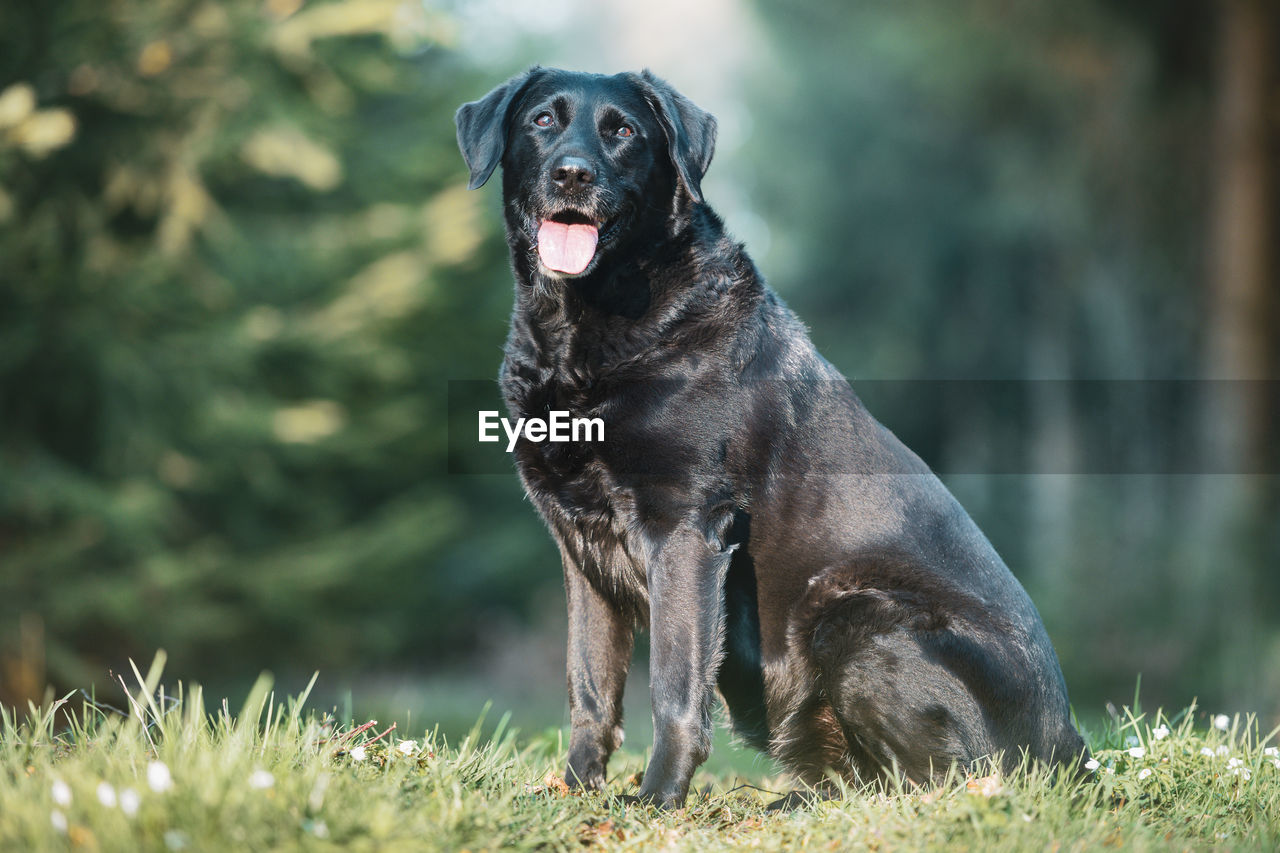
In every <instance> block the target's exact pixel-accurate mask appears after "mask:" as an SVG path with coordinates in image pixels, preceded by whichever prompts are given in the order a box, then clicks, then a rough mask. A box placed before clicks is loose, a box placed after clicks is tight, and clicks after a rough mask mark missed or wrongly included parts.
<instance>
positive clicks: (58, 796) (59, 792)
mask: <svg viewBox="0 0 1280 853" xmlns="http://www.w3.org/2000/svg"><path fill="white" fill-rule="evenodd" d="M52 793H53V801H54V802H55V803H57V804H58V805H60V806H62V807H63V808H66V807H67V806H69V805H71V786H70V785H68V784H67V783H66V782H63V781H62V780H61V779H54V780H53V786H52Z"/></svg>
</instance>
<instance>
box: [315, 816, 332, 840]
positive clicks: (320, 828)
mask: <svg viewBox="0 0 1280 853" xmlns="http://www.w3.org/2000/svg"><path fill="white" fill-rule="evenodd" d="M311 834H312V835H314V836H315V837H316V838H328V837H329V825H328V824H326V823H325V822H324V821H322V820H318V821H316V822H315V823H313V824H311Z"/></svg>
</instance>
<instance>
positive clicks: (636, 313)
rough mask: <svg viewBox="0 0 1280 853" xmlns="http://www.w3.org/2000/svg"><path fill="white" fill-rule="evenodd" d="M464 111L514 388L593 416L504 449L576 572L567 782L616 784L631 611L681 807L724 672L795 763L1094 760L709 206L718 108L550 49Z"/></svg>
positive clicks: (763, 740) (1050, 680)
mask: <svg viewBox="0 0 1280 853" xmlns="http://www.w3.org/2000/svg"><path fill="white" fill-rule="evenodd" d="M457 124H458V143H459V145H460V147H461V148H462V153H463V156H464V157H465V158H466V161H467V165H468V166H469V167H470V170H471V184H470V185H471V187H472V188H473V189H474V188H476V187H479V186H481V185H482V184H484V182H485V181H486V180H488V178H489V175H490V174H492V172H493V170H494V169H495V168H496V167H497V166H498V165H499V163H501V164H502V167H503V181H502V188H503V198H504V202H505V217H506V227H507V239H508V241H509V243H510V246H511V259H512V265H513V267H514V271H515V278H516V307H515V312H514V314H513V317H512V324H511V334H510V336H509V338H508V339H507V345H506V358H505V361H504V362H503V366H502V372H501V385H502V390H503V394H504V396H505V398H506V403H507V406H508V408H509V409H510V412H511V414H512V415H513V416H520V417H545V416H546V413H547V412H548V411H549V410H568V411H570V412H572V413H573V414H574V415H575V416H585V417H599V418H602V419H603V420H604V422H605V424H606V433H605V438H606V440H605V441H603V442H599V443H593V444H587V443H577V444H552V443H533V442H530V441H528V440H521V441H520V443H519V444H518V446H517V448H516V450H515V453H516V459H517V464H518V467H519V470H520V476H521V477H522V479H523V481H524V485H525V488H526V490H527V491H528V493H529V497H530V498H531V499H532V500H533V502H534V504H535V505H536V506H537V507H538V510H539V511H540V512H541V513H542V516H543V518H544V519H545V520H546V522H547V524H548V526H549V527H550V529H551V533H552V535H553V536H554V537H555V539H556V542H557V544H558V545H559V546H560V553H561V556H562V558H563V562H564V575H565V589H566V592H567V595H568V603H569V665H568V683H569V707H570V716H571V721H572V735H571V739H570V746H569V763H568V769H567V771H566V774H565V775H566V778H567V779H568V780H569V781H570V783H571V784H574V785H580V786H583V787H586V788H596V789H598V788H601V787H603V785H604V783H605V764H606V762H607V761H608V759H609V755H610V754H611V753H612V752H613V750H614V749H615V748H616V747H617V746H618V745H619V744H620V743H621V741H622V729H621V723H622V710H621V709H622V689H623V682H624V680H625V677H626V673H627V669H628V667H629V665H630V660H631V653H632V643H633V635H634V631H635V628H636V626H637V625H647V626H648V628H649V632H650V640H651V647H652V654H651V667H652V675H651V693H652V702H653V722H654V746H653V757H652V760H651V761H650V763H649V767H648V769H647V771H646V772H645V775H644V783H643V786H642V788H641V792H640V795H641V797H642V798H645V799H647V800H652V801H655V802H657V803H659V804H661V805H664V806H679V805H680V804H681V803H683V802H684V799H685V796H686V794H687V792H688V789H689V779H690V777H691V775H692V774H693V771H694V769H695V768H696V767H697V766H698V765H699V764H701V763H702V761H703V760H705V759H706V757H707V754H708V751H709V750H710V743H711V706H712V698H713V694H714V691H715V689H716V688H717V687H718V688H719V690H720V693H721V694H722V696H723V697H724V699H725V701H726V704H727V705H728V708H729V712H730V715H731V717H732V719H733V725H734V728H735V730H736V731H737V732H738V733H739V735H740V736H741V737H742V738H744V739H745V740H746V741H747V742H748V743H751V744H753V745H754V746H756V747H758V748H760V749H764V750H767V751H768V752H769V754H771V755H773V756H774V757H775V758H777V759H779V760H780V761H782V762H783V763H784V764H786V765H787V766H788V767H790V768H791V769H793V770H794V771H796V772H797V773H798V774H799V775H800V776H801V778H803V779H806V780H808V781H819V780H821V779H822V778H823V773H824V771H825V770H826V769H827V768H833V769H834V770H836V771H837V772H839V773H841V774H843V775H844V776H845V777H846V778H849V779H864V780H865V779H868V778H871V777H873V776H875V775H876V774H879V773H882V772H885V771H889V770H892V769H894V768H896V769H897V770H898V771H899V772H901V773H903V774H904V775H905V776H906V777H908V778H909V779H912V780H916V781H923V780H927V779H936V778H938V777H939V776H941V775H942V774H944V773H945V772H946V771H947V769H948V768H949V767H950V766H951V765H952V764H959V765H961V766H964V767H967V766H968V765H969V764H970V763H972V762H973V761H975V760H977V759H980V758H983V757H984V756H996V755H1000V754H1003V757H1004V758H1003V760H1004V762H1005V764H1006V765H1010V764H1014V763H1017V761H1018V760H1019V759H1020V753H1021V752H1022V751H1023V750H1025V751H1027V752H1028V753H1029V754H1030V755H1031V756H1032V757H1033V758H1035V759H1037V760H1041V761H1045V762H1069V761H1073V760H1076V759H1077V758H1078V757H1080V756H1081V755H1082V754H1083V752H1084V743H1083V741H1082V740H1081V738H1080V735H1079V734H1078V733H1077V732H1076V731H1075V729H1074V728H1073V727H1072V724H1071V721H1070V718H1069V712H1068V707H1067V690H1066V686H1065V684H1064V683H1063V679H1062V672H1061V670H1060V669H1059V666H1058V661H1057V657H1056V656H1055V655H1054V651H1053V647H1052V645H1051V644H1050V642H1049V638H1048V636H1046V634H1045V630H1044V627H1043V625H1042V624H1041V621H1040V617H1039V614H1037V612H1036V609H1035V607H1034V605H1032V603H1031V601H1030V599H1028V597H1027V595H1026V593H1025V592H1024V591H1023V589H1022V587H1021V586H1020V585H1019V584H1018V582H1017V580H1015V579H1014V577H1013V575H1012V574H1010V573H1009V570H1008V569H1007V568H1006V567H1005V565H1004V563H1003V562H1001V560H1000V557H999V556H997V555H996V552H995V550H994V549H993V548H992V546H991V544H990V543H989V542H988V541H987V540H986V538H985V537H984V536H983V535H982V533H981V532H980V531H979V530H978V528H977V526H976V525H975V524H974V523H973V521H972V520H971V519H970V518H969V516H968V515H967V514H966V513H965V512H964V510H963V509H962V508H961V507H960V506H959V504H957V503H956V501H955V499H954V498H953V497H952V496H951V494H950V493H949V492H948V491H947V490H946V488H945V487H944V486H943V485H942V483H941V482H939V481H938V479H937V478H936V477H935V476H934V475H933V474H932V473H931V472H930V471H929V469H928V467H927V466H925V465H924V463H922V462H921V461H920V460H919V458H918V457H916V456H915V455H914V454H913V453H912V452H911V451H910V450H908V449H907V448H906V447H905V446H904V445H903V444H902V443H901V442H899V441H898V440H897V439H896V438H895V437H894V436H893V435H892V434H891V433H890V432H889V431H888V430H887V429H885V428H884V427H883V426H881V425H880V424H879V423H877V422H876V421H875V419H874V418H872V417H871V415H870V414H868V413H867V411H866V409H865V408H864V407H863V406H862V404H861V402H860V401H859V400H858V398H857V397H856V396H854V393H853V391H852V389H851V388H850V387H849V385H848V383H847V382H846V381H845V380H844V378H843V377H842V376H841V375H840V373H839V372H838V371H837V370H836V369H835V368H834V367H832V366H831V365H830V364H828V363H827V362H826V361H825V360H824V359H823V358H822V356H820V355H819V354H818V353H817V351H816V350H815V349H814V347H813V344H812V343H810V341H809V338H808V335H807V333H806V331H805V329H804V327H803V326H802V325H801V323H800V321H799V320H797V319H796V317H795V315H793V314H792V313H791V311H790V310H788V309H787V307H786V306H785V305H783V303H782V301H781V300H780V299H779V298H778V297H777V296H776V295H775V294H774V293H773V292H772V291H771V290H770V289H769V288H768V287H767V286H766V285H765V283H764V281H763V280H762V279H761V276H760V274H759V273H758V272H757V271H756V269H755V266H754V265H753V264H752V262H751V259H750V258H749V257H748V256H747V254H746V252H745V251H744V250H743V247H742V246H741V245H740V244H737V243H735V242H733V241H732V240H731V239H730V238H729V237H728V236H727V235H726V234H725V232H724V228H723V225H722V223H721V221H720V219H719V218H718V217H717V216H716V215H715V213H713V212H712V210H711V208H710V207H708V206H707V205H706V204H705V203H704V202H703V199H702V193H701V190H700V186H699V185H700V181H701V179H702V176H703V174H704V173H705V172H706V170H707V167H708V166H709V165H710V163H711V155H712V150H713V148H714V144H715V135H716V123H715V119H713V118H712V117H711V116H710V115H708V114H707V113H705V112H703V111H702V110H701V109H699V108H698V107H696V106H695V105H694V104H693V103H692V102H690V101H689V100H688V99H686V98H685V97H683V96H682V95H680V94H679V93H677V92H676V91H675V90H673V89H672V88H671V87H670V86H669V85H667V84H666V83H664V82H663V81H661V80H659V79H657V78H655V77H653V76H652V75H651V74H649V73H648V72H645V73H642V74H618V75H615V76H611V77H607V76H601V75H593V74H579V73H570V72H565V71H558V70H553V69H545V68H534V69H532V70H530V71H529V72H528V73H526V74H523V75H520V76H518V77H515V78H513V79H511V80H509V81H507V82H506V83H504V84H502V85H501V86H499V87H498V88H496V89H494V90H493V91H492V92H490V93H489V94H488V95H486V96H485V97H484V98H482V99H481V100H479V101H475V102H473V103H469V104H465V105H463V106H462V108H461V109H459V110H458V114H457Z"/></svg>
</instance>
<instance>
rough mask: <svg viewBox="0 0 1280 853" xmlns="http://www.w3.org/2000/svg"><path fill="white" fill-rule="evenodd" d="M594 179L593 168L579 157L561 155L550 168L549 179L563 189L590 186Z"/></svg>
mask: <svg viewBox="0 0 1280 853" xmlns="http://www.w3.org/2000/svg"><path fill="white" fill-rule="evenodd" d="M595 179H596V172H595V169H592V168H591V164H590V163H588V162H587V161H586V160H584V159H582V158H581V157H562V158H560V161H559V162H557V163H556V165H555V167H554V168H552V170H551V180H553V181H555V183H556V186H558V187H560V188H561V189H565V190H577V189H583V188H585V187H588V186H590V185H591V184H592V183H593V182H594V181H595Z"/></svg>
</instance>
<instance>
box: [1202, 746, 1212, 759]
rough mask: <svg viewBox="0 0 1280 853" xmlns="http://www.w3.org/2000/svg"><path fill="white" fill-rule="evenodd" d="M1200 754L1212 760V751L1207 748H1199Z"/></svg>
mask: <svg viewBox="0 0 1280 853" xmlns="http://www.w3.org/2000/svg"><path fill="white" fill-rule="evenodd" d="M1200 754H1201V755H1206V756H1208V757H1209V758H1213V750H1212V749H1210V748H1209V747H1207V746H1202V747H1200Z"/></svg>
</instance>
